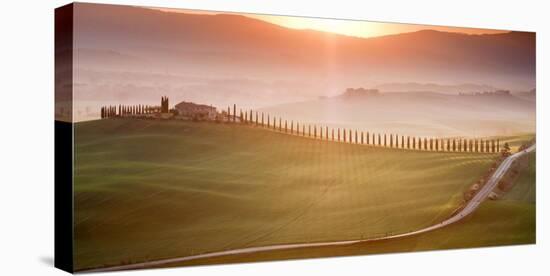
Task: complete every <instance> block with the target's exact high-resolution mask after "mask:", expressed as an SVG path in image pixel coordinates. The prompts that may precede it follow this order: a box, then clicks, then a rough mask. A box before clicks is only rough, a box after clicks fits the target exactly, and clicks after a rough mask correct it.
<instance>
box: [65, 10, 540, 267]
mask: <svg viewBox="0 0 550 276" xmlns="http://www.w3.org/2000/svg"><path fill="white" fill-rule="evenodd" d="M535 73H536V72H535V33H534V32H523V31H509V30H492V29H476V28H462V27H445V26H430V25H417V24H401V23H385V22H370V21H359V20H341V19H323V18H310V17H298V16H283V15H265V14H245V13H228V12H218V11H201V10H185V9H170V8H158V7H136V6H117V5H100V4H85V3H76V4H70V5H68V6H64V7H61V8H59V9H58V10H57V11H56V110H55V112H56V135H57V136H56V158H58V159H56V177H59V178H57V179H56V181H57V182H56V214H59V218H60V219H59V220H58V221H56V227H57V228H56V250H58V248H59V254H64V253H66V252H68V251H64V249H63V248H68V249H67V250H71V251H70V253H67V254H70V256H68V257H66V261H67V262H69V263H70V268H69V269H67V270H72V271H82V272H92V271H113V270H131V269H142V268H161V267H176V266H190V265H204V264H221V263H238V262H253V261H268V260H283V259H297V258H313V257H329V256H349V255H364V254H375V253H376V254H377V253H391V252H414V251H423V250H441V249H452V248H472V247H483V246H499V245H515V244H532V243H535V241H536V233H535V225H536V221H535V211H536V208H535V205H536V204H535V197H536V196H535V195H536V185H535V176H536V171H535V164H536V158H535V152H536V143H535V140H536V139H535V137H536V133H535V130H536V127H535V126H536V124H535V121H536V120H535V105H536V74H535ZM65 134H68V136H64V135H65ZM67 137H68V138H67ZM61 139H65V140H61ZM63 141H64V142H63ZM62 150H63V151H62ZM67 183H68V184H67ZM57 204H58V205H57ZM69 204H70V205H69ZM63 206H69V207H67V208H63ZM66 209H69V210H66ZM57 212H59V213H57ZM62 212H65V213H62ZM67 212H68V214H66V213H67ZM64 214H66V216H65V215H64ZM62 218H66V219H65V220H62ZM67 225H68V226H67ZM60 231H61V232H60ZM62 231H65V232H62ZM63 233H65V234H63ZM58 245H59V246H58ZM64 246H65V247H64ZM56 254H57V252H56ZM60 256H61V255H60ZM60 258H61V257H60ZM60 260H61V259H60ZM56 261H57V256H56Z"/></svg>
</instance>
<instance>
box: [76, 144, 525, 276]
mask: <svg viewBox="0 0 550 276" xmlns="http://www.w3.org/2000/svg"><path fill="white" fill-rule="evenodd" d="M534 150H535V144H533V145H532V146H530V147H529V148H527V149H525V150H522V151H520V152H517V153H514V154H512V155H510V156H508V157H507V158H506V159H505V160H504V161H503V162H502V163H501V164H500V166H499V167H498V168H497V169H496V170H495V172H494V173H493V175H492V176H491V178H490V179H489V180H488V181H487V183H486V184H485V185H484V186H483V187H482V188H481V189H480V190H479V191H478V192H477V194H476V195H475V196H474V197H473V198H472V199H471V200H470V201H469V202H468V203H467V204H466V206H464V208H463V209H462V210H460V212H458V213H456V214H455V215H453V216H452V217H450V218H448V219H446V220H444V221H442V222H440V223H438V224H435V225H432V226H429V227H426V228H423V229H420V230H417V231H413V232H407V233H403V234H398V235H392V236H386V237H380V238H370V239H360V240H349V241H337V242H316V243H297V244H281V245H268V246H258V247H249V248H242V249H233V250H226V251H219V252H212V253H205V254H199V255H193V256H187V257H179V258H171V259H163V260H156V261H148V262H142V263H135V264H128V265H119V266H111V267H105V268H96V269H89V270H82V271H79V272H103V271H115V270H128V269H140V268H147V267H152V266H162V265H167V264H172V263H179V262H185V261H190V260H196V259H204V258H211V257H219V256H227V255H238V254H248V253H254V252H264V251H273V250H282V249H293V248H313V247H323V246H336V245H350V244H355V243H361V242H369V241H380V240H389V239H395V238H402V237H408V236H414V235H418V234H421V233H426V232H429V231H432V230H436V229H439V228H442V227H445V226H447V225H449V224H452V223H455V222H457V221H459V220H461V219H463V218H464V217H466V216H467V215H469V214H471V213H472V212H474V211H475V210H476V209H477V208H478V207H479V205H480V204H481V203H482V202H483V201H484V200H485V199H486V198H487V196H489V194H490V193H491V191H493V190H494V189H495V187H496V186H497V184H498V182H499V180H500V178H501V177H502V176H503V175H504V174H505V173H506V171H507V170H509V169H510V166H511V165H512V163H513V162H514V161H515V160H516V159H517V158H519V157H521V156H522V155H524V154H527V153H529V152H532V151H534Z"/></svg>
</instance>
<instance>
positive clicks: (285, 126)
mask: <svg viewBox="0 0 550 276" xmlns="http://www.w3.org/2000/svg"><path fill="white" fill-rule="evenodd" d="M285 133H287V128H286V120H285Z"/></svg>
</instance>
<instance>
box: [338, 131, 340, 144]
mask: <svg viewBox="0 0 550 276" xmlns="http://www.w3.org/2000/svg"><path fill="white" fill-rule="evenodd" d="M338 142H340V128H338Z"/></svg>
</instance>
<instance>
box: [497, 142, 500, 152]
mask: <svg viewBox="0 0 550 276" xmlns="http://www.w3.org/2000/svg"><path fill="white" fill-rule="evenodd" d="M497 152H500V139H497Z"/></svg>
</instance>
